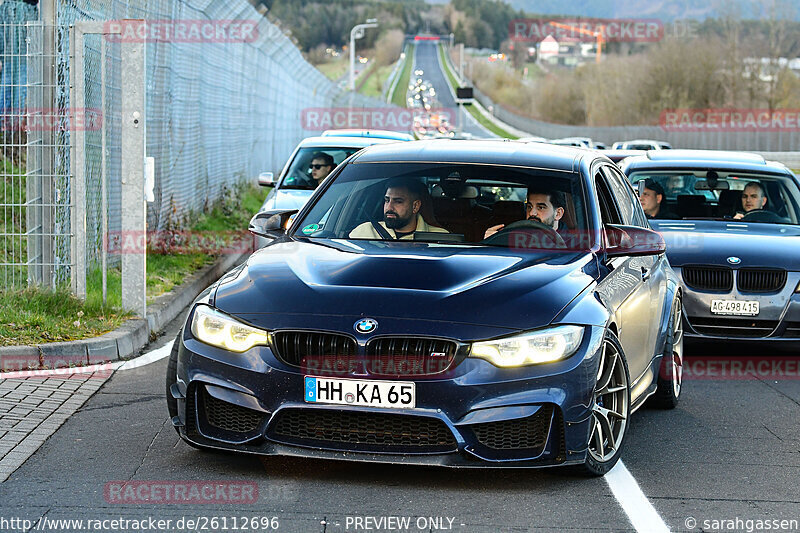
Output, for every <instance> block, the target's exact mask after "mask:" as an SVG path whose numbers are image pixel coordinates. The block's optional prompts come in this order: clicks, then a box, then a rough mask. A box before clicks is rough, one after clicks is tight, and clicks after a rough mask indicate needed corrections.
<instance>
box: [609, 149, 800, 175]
mask: <svg viewBox="0 0 800 533" xmlns="http://www.w3.org/2000/svg"><path fill="white" fill-rule="evenodd" d="M645 168H663V169H686V168H700V169H709V170H710V169H715V170H726V169H731V170H751V171H754V172H759V171H761V172H779V173H782V174H788V173H789V170H788V169H787V168H786V166H785V165H783V164H782V163H777V162H774V161H767V160H765V159H764V156H761V155H759V154H754V153H750V152H726V151H721V150H648V151H647V154H646V155H643V156H637V157H631V158H628V159H625V160H623V170H625V171H628V170H634V169H645Z"/></svg>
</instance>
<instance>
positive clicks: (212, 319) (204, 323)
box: [192, 305, 269, 352]
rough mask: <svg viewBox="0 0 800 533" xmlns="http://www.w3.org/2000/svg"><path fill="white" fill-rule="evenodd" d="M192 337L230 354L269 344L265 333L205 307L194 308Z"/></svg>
mask: <svg viewBox="0 0 800 533" xmlns="http://www.w3.org/2000/svg"><path fill="white" fill-rule="evenodd" d="M192 335H194V336H195V337H196V338H197V340H199V341H202V342H204V343H206V344H210V345H211V346H217V347H218V348H223V349H225V350H230V351H232V352H245V351H247V350H249V349H250V348H252V347H253V346H256V345H257V344H263V345H267V344H269V341H268V338H267V332H266V331H264V330H262V329H257V328H254V327H251V326H248V325H246V324H242V323H241V322H239V321H238V320H235V319H233V318H231V317H229V316H228V315H225V314H223V313H220V312H219V311H217V310H215V309H212V308H211V307H208V306H207V305H198V306H197V307H196V308H195V310H194V315H193V316H192Z"/></svg>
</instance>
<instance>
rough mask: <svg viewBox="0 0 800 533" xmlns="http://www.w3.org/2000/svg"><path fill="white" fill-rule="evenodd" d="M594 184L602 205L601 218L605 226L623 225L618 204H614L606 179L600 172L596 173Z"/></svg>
mask: <svg viewBox="0 0 800 533" xmlns="http://www.w3.org/2000/svg"><path fill="white" fill-rule="evenodd" d="M594 183H595V187H596V188H597V200H598V201H599V203H600V218H601V219H602V221H603V224H622V220H621V219H620V216H619V212H618V211H617V206H616V202H614V199H613V197H612V194H611V191H610V190H609V188H608V184H607V183H606V179H605V177H604V176H603V175H602V173H600V172H599V171H597V172H595V175H594Z"/></svg>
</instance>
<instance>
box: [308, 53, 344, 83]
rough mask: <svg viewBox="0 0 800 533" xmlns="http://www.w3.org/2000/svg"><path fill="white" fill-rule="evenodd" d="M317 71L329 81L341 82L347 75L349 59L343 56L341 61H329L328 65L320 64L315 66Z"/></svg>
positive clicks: (340, 58)
mask: <svg viewBox="0 0 800 533" xmlns="http://www.w3.org/2000/svg"><path fill="white" fill-rule="evenodd" d="M314 66H315V67H316V68H317V70H319V71H320V72H322V73H323V74H325V76H327V77H328V79H329V80H332V81H339V78H341V77H342V76H344V75H345V73H346V72H347V69H348V59H347V56H346V55H345V54H342V55H341V56H340V57H339V59H337V60H335V61H329V62H328V63H320V64H319V65H314Z"/></svg>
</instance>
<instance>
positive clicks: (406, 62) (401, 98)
mask: <svg viewBox="0 0 800 533" xmlns="http://www.w3.org/2000/svg"><path fill="white" fill-rule="evenodd" d="M416 46H417V45H415V44H410V45H408V46H406V49H405V54H406V56H405V59H403V68H402V70H401V71H400V79H399V80H397V84H396V85H395V86H394V92H393V93H392V97H391V99H390V100H391V102H392V103H393V104H394V105H396V106H399V107H406V93H407V92H408V83H409V81H410V80H411V66H412V65H413V64H414V50H416Z"/></svg>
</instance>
